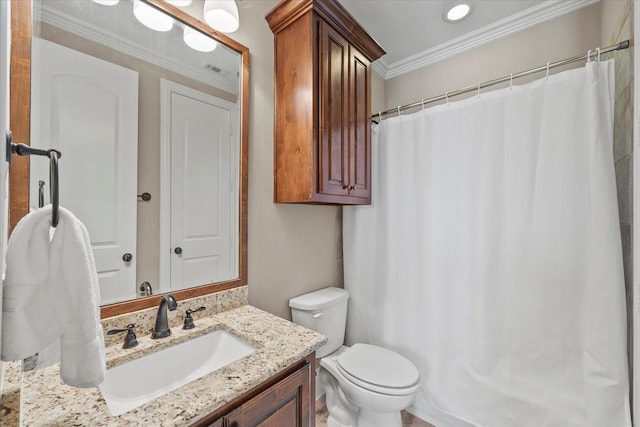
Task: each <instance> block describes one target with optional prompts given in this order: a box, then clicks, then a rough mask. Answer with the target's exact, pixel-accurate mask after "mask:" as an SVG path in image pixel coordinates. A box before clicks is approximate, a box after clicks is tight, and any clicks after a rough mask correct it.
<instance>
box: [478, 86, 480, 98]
mask: <svg viewBox="0 0 640 427" xmlns="http://www.w3.org/2000/svg"><path fill="white" fill-rule="evenodd" d="M478 96H480V83H478Z"/></svg>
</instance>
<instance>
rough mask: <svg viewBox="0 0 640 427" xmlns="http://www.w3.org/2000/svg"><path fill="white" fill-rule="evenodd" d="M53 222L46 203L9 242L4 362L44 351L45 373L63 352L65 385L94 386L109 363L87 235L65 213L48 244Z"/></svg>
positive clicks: (40, 361)
mask: <svg viewBox="0 0 640 427" xmlns="http://www.w3.org/2000/svg"><path fill="white" fill-rule="evenodd" d="M50 220H51V205H47V206H45V207H43V208H42V209H39V210H37V211H35V212H32V213H30V214H28V215H26V216H25V217H24V218H23V219H22V220H21V221H20V222H19V223H18V225H17V226H16V228H15V229H14V231H13V233H12V234H11V237H10V239H9V244H8V247H7V273H6V278H5V281H4V288H3V303H2V306H3V312H2V353H1V355H0V356H1V357H0V358H1V359H2V360H5V361H6V360H21V359H24V358H26V357H29V356H31V355H33V354H35V353H38V352H40V354H39V357H38V367H42V366H43V365H44V364H45V363H43V362H44V361H47V360H49V361H50V360H51V358H52V356H51V355H52V354H54V355H55V354H57V353H58V352H59V354H60V376H61V378H62V380H63V381H64V382H65V383H66V384H68V385H71V386H74V387H94V386H97V385H98V384H100V383H101V382H102V381H103V379H104V375H105V372H106V363H105V348H104V335H103V330H102V326H101V324H100V290H99V287H98V275H97V273H96V267H95V261H94V258H93V252H92V250H91V244H90V241H89V234H88V233H87V229H86V228H85V226H84V224H82V222H81V221H80V220H78V219H77V218H76V217H75V216H74V215H73V214H72V213H71V212H69V211H68V210H66V209H64V208H62V207H60V209H59V222H58V226H57V227H56V229H55V232H54V234H53V238H50V233H49V230H50V227H49V223H50ZM54 357H55V356H54Z"/></svg>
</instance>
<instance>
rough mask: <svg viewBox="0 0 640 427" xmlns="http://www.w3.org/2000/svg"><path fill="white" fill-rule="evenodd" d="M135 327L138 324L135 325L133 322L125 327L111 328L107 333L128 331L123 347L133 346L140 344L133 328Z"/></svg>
mask: <svg viewBox="0 0 640 427" xmlns="http://www.w3.org/2000/svg"><path fill="white" fill-rule="evenodd" d="M135 327H136V325H134V324H133V323H130V324H128V325H127V327H126V328H124V329H111V330H110V331H108V332H107V335H115V334H119V333H120V332H126V333H127V335H125V337H124V344H122V348H133V347H135V346H137V345H138V339H137V337H136V333H135V332H133V328H135Z"/></svg>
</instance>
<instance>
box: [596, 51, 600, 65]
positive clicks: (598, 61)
mask: <svg viewBox="0 0 640 427" xmlns="http://www.w3.org/2000/svg"><path fill="white" fill-rule="evenodd" d="M596 51H597V52H598V62H600V48H599V47H598V48H596Z"/></svg>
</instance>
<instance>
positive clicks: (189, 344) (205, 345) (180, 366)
mask: <svg viewBox="0 0 640 427" xmlns="http://www.w3.org/2000/svg"><path fill="white" fill-rule="evenodd" d="M254 351H256V349H255V347H253V346H252V345H250V344H248V343H246V342H245V341H243V340H242V339H241V338H238V337H237V336H235V335H233V334H231V333H229V332H227V331H224V330H216V331H213V332H211V333H208V334H206V335H203V336H200V337H198V338H194V339H192V340H189V341H185V342H183V343H180V344H176V345H174V346H171V347H168V348H166V349H164V350H160V351H158V352H156V353H152V354H149V355H147V356H143V357H141V358H139V359H136V360H133V361H131V362H128V363H125V364H122V365H119V366H115V367H113V368H111V369H108V370H107V375H106V376H105V380H104V381H103V383H102V384H100V391H101V392H102V396H103V397H104V399H105V400H106V402H107V406H108V407H109V411H110V412H111V414H112V415H120V414H124V413H125V412H127V411H130V410H131V409H133V408H137V407H138V406H140V405H143V404H145V403H147V402H150V401H151V400H153V399H155V398H157V397H158V396H161V395H163V394H165V393H168V392H170V391H171V390H175V389H176V388H178V387H180V386H183V385H185V384H187V383H189V382H191V381H193V380H195V379H198V378H200V377H201V376H203V375H206V374H208V373H209V372H213V371H215V370H216V369H220V368H222V367H223V366H225V365H228V364H229V363H231V362H234V361H236V360H238V359H240V358H243V357H245V356H248V355H249V354H251V353H253V352H254Z"/></svg>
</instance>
